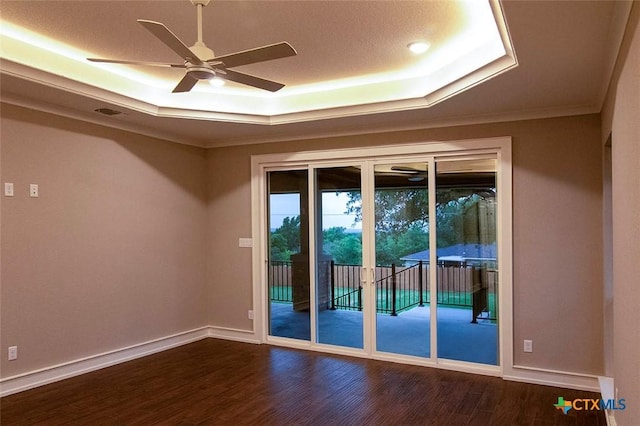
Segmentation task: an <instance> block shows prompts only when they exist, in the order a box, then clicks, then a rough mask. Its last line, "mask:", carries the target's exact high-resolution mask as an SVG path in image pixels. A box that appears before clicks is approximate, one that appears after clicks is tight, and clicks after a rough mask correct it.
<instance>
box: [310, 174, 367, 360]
mask: <svg viewBox="0 0 640 426" xmlns="http://www.w3.org/2000/svg"><path fill="white" fill-rule="evenodd" d="M314 187H315V198H314V201H315V226H314V228H313V229H314V237H315V269H316V270H315V278H316V288H315V290H316V291H315V295H316V308H317V310H316V318H317V329H316V330H317V341H318V343H326V344H330V345H338V346H347V347H352V348H362V347H363V305H362V303H363V297H362V293H363V289H362V281H361V276H360V273H361V270H362V226H361V223H362V222H361V220H360V219H361V217H360V216H359V213H360V211H361V210H360V206H361V170H360V168H358V167H349V166H348V167H331V168H319V169H316V170H315V185H314Z"/></svg>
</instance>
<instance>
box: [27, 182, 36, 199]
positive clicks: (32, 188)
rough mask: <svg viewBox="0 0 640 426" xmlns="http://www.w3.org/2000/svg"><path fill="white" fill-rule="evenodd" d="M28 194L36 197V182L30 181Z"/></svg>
mask: <svg viewBox="0 0 640 426" xmlns="http://www.w3.org/2000/svg"><path fill="white" fill-rule="evenodd" d="M29 196H30V197H32V198H36V197H37V196H38V184H37V183H32V184H30V185H29Z"/></svg>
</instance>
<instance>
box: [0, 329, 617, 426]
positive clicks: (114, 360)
mask: <svg viewBox="0 0 640 426" xmlns="http://www.w3.org/2000/svg"><path fill="white" fill-rule="evenodd" d="M209 337H211V338H217V339H224V340H234V341H237V342H244V343H251V344H261V343H262V342H261V341H260V339H259V338H257V337H256V334H255V333H254V332H253V331H252V330H242V329H235V328H227V327H215V326H206V327H201V328H198V329H195V330H190V331H185V332H182V333H178V334H174V335H172V336H167V337H163V338H160V339H155V340H152V341H148V342H144V343H140V344H136V345H133V346H129V347H126V348H122V349H117V350H114V351H110V352H105V353H102V354H98V355H94V356H90V357H87V358H82V359H78V360H74V361H70V362H67V363H64V364H59V365H55V366H51V367H47V368H43V369H40V370H36V371H30V372H27V373H23V374H19V375H16V376H12V377H7V378H5V379H0V397H3V396H7V395H11V394H14V393H17V392H22V391H25V390H28V389H32V388H35V387H38V386H42V385H46V384H49V383H53V382H57V381H59V380H64V379H67V378H70V377H74V376H78V375H80V374H84V373H88V372H91V371H95V370H99V369H101V368H105V367H109V366H112V365H115V364H119V363H122V362H126V361H130V360H132V359H136V358H141V357H143V356H146V355H151V354H153V353H156V352H161V351H164V350H167V349H171V348H174V347H176V346H181V345H185V344H187V343H191V342H195V341H197V340H202V339H206V338H209ZM273 343H274V344H277V343H276V342H273ZM506 370H508V371H506ZM506 370H505V371H504V372H503V375H502V377H503V379H505V380H512V381H517V382H524V383H532V384H541V385H547V386H556V387H562V388H570V389H578V390H585V391H591V392H600V386H599V383H598V378H597V377H596V376H590V375H586V374H580V373H571V372H563V371H554V370H545V369H539V368H532V367H524V366H513V367H512V368H510V369H506ZM607 422H608V424H610V425H614V426H615V419H613V417H612V416H611V419H609V416H607Z"/></svg>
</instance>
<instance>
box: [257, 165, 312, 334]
mask: <svg viewBox="0 0 640 426" xmlns="http://www.w3.org/2000/svg"><path fill="white" fill-rule="evenodd" d="M266 177H267V188H268V189H267V229H268V239H267V245H268V250H267V253H268V259H267V265H268V267H267V287H268V288H267V293H268V306H267V312H268V326H269V327H268V329H269V335H271V336H277V337H288V338H291V339H298V340H307V341H310V340H311V317H310V310H309V307H310V304H311V287H310V283H311V281H310V278H309V271H310V268H309V265H310V257H309V256H310V254H309V251H310V250H309V208H308V205H309V196H308V186H309V184H308V182H309V179H308V173H307V170H306V169H305V170H284V171H272V172H269V173H267V176H266Z"/></svg>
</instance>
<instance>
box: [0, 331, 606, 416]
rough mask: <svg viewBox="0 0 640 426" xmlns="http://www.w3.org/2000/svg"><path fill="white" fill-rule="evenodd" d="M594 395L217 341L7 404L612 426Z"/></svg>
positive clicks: (30, 410) (92, 411) (74, 412)
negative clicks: (584, 405) (572, 403)
mask: <svg viewBox="0 0 640 426" xmlns="http://www.w3.org/2000/svg"><path fill="white" fill-rule="evenodd" d="M558 396H563V397H564V398H565V400H569V399H575V398H598V395H596V394H592V393H589V392H582V391H575V390H568V389H561V388H554V387H548V386H539V385H529V384H523V383H517V382H508V381H504V380H502V379H500V378H495V377H485V376H478V375H472V374H466V373H457V372H451V371H445V370H439V369H434V368H425V367H417V366H409V365H402V364H394V363H388V362H381V361H373V360H365V359H359V358H350V357H341V356H334V355H326V354H320V353H315V352H309V351H299V350H293V349H286V348H280V347H274V346H268V345H252V344H246V343H238V342H232V341H225V340H217V339H205V340H201V341H199V342H195V343H192V344H189V345H185V346H181V347H178V348H175V349H171V350H168V351H165V352H162V353H158V354H155V355H151V356H148V357H145V358H141V359H137V360H134V361H130V362H127V363H123V364H119V365H116V366H113V367H109V368H105V369H103V370H99V371H95V372H92V373H88V374H85V375H82V376H78V377H74V378H71V379H67V380H64V381H61V382H57V383H53V384H50V385H46V386H42V387H39V388H36V389H32V390H29V391H25V392H21V393H18V394H14V395H10V396H7V397H5V398H2V400H1V402H0V410H1V411H0V416H1V417H0V422H1V424H2V425H3V426H4V425H35V424H37V425H154V424H166V425H483V426H484V425H605V424H606V422H605V419H604V415H603V413H602V412H599V411H593V412H586V411H582V412H577V411H575V410H570V411H569V413H568V414H567V415H564V414H562V413H561V412H559V411H558V410H556V409H555V407H554V406H553V404H554V403H556V402H557V400H558Z"/></svg>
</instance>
